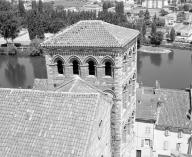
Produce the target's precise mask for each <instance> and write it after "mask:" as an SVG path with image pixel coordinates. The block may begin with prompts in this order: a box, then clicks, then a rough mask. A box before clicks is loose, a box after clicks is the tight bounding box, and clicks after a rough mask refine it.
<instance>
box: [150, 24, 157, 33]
mask: <svg viewBox="0 0 192 157" xmlns="http://www.w3.org/2000/svg"><path fill="white" fill-rule="evenodd" d="M156 31H157V26H156V22H155V21H153V22H152V24H151V37H153V36H155V35H156Z"/></svg>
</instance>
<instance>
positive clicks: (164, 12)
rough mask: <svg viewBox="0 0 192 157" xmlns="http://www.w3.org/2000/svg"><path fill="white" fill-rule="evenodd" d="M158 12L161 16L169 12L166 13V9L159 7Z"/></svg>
mask: <svg viewBox="0 0 192 157" xmlns="http://www.w3.org/2000/svg"><path fill="white" fill-rule="evenodd" d="M159 13H160V15H161V16H165V15H167V14H169V13H168V12H167V11H165V10H164V9H161V10H160V12H159Z"/></svg>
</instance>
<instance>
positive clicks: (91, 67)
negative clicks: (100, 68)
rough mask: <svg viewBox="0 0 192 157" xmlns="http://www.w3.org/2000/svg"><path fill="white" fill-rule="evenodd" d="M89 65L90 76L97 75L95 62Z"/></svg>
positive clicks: (90, 62)
mask: <svg viewBox="0 0 192 157" xmlns="http://www.w3.org/2000/svg"><path fill="white" fill-rule="evenodd" d="M88 65H89V75H95V74H96V70H95V63H94V61H89V62H88Z"/></svg>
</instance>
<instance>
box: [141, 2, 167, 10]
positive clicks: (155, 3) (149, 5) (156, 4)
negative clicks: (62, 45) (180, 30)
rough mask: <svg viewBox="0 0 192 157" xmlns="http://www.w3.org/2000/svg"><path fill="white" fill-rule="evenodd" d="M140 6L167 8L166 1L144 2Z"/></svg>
mask: <svg viewBox="0 0 192 157" xmlns="http://www.w3.org/2000/svg"><path fill="white" fill-rule="evenodd" d="M142 6H143V7H146V8H149V9H152V8H164V7H167V6H168V0H145V1H143V2H142Z"/></svg>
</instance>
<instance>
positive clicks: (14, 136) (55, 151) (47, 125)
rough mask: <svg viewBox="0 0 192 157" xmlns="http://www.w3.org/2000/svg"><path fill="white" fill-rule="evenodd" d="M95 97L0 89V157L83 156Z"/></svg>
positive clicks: (92, 95) (93, 111)
mask: <svg viewBox="0 0 192 157" xmlns="http://www.w3.org/2000/svg"><path fill="white" fill-rule="evenodd" d="M98 99H99V95H98V94H75V93H59V92H50V91H47V92H44V91H36V90H22V89H0V102H1V103H0V108H1V110H0V126H1V127H0V141H1V142H0V156H6V157H13V156H20V157H26V156H41V157H47V156H49V157H55V156H69V157H77V156H84V152H85V150H86V146H87V141H88V139H89V135H90V130H91V129H92V125H93V120H94V118H95V112H96V108H97V105H98Z"/></svg>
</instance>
